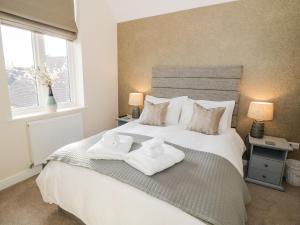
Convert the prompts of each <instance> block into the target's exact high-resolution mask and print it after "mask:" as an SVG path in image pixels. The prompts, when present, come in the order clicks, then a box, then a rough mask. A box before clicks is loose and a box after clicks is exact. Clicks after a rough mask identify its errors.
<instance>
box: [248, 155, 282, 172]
mask: <svg viewBox="0 0 300 225" xmlns="http://www.w3.org/2000/svg"><path fill="white" fill-rule="evenodd" d="M250 167H253V168H257V169H261V170H267V171H270V172H272V173H281V172H282V169H283V162H282V161H276V160H271V159H267V158H263V157H259V156H255V155H253V156H252V160H251V161H250Z"/></svg>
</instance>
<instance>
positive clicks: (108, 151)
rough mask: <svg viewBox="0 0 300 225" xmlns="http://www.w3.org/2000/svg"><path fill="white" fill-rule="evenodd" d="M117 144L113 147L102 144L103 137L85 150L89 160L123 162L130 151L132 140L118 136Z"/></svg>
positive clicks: (129, 137) (128, 137) (124, 136)
mask: <svg viewBox="0 0 300 225" xmlns="http://www.w3.org/2000/svg"><path fill="white" fill-rule="evenodd" d="M118 139H119V143H118V144H117V145H115V146H107V144H104V137H103V138H102V139H101V140H100V141H99V142H97V143H96V144H95V145H93V146H92V147H90V148H89V149H88V150H87V154H88V156H89V158H91V159H108V160H123V159H124V157H125V155H126V154H127V153H128V152H129V151H130V148H131V146H132V143H133V138H132V137H131V136H126V135H118Z"/></svg>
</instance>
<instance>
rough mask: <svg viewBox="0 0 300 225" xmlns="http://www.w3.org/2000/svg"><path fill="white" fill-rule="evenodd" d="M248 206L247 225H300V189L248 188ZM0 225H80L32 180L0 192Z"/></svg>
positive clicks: (80, 224) (255, 186)
mask: <svg viewBox="0 0 300 225" xmlns="http://www.w3.org/2000/svg"><path fill="white" fill-rule="evenodd" d="M248 186H249V189H250V192H251V195H252V198H253V200H252V203H251V204H250V205H249V206H248V207H247V208H248V220H249V221H248V225H300V188H295V187H292V186H289V185H286V192H279V191H275V190H272V189H268V188H264V187H261V186H258V185H254V184H248ZM0 225H82V223H81V222H80V221H79V220H78V219H76V218H75V217H73V216H70V215H68V214H65V213H63V212H62V211H59V210H58V209H57V207H56V206H54V205H49V204H46V203H44V202H43V201H42V198H41V195H40V193H39V190H38V188H37V186H36V184H35V177H34V178H31V179H29V180H26V181H24V182H22V183H20V184H17V185H15V186H13V187H11V188H8V189H6V190H4V191H1V192H0Z"/></svg>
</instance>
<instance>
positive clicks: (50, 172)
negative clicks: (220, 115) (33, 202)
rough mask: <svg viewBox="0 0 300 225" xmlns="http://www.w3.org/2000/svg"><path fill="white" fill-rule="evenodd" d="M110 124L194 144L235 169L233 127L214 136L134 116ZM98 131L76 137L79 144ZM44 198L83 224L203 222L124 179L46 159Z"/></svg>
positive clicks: (41, 181)
mask: <svg viewBox="0 0 300 225" xmlns="http://www.w3.org/2000/svg"><path fill="white" fill-rule="evenodd" d="M115 130H117V131H120V132H128V133H135V134H142V135H147V136H151V137H161V138H163V139H164V140H166V141H169V142H172V143H174V144H178V145H181V146H184V147H188V148H191V149H195V150H201V151H206V152H211V153H214V154H217V155H220V156H222V157H224V158H226V159H228V160H229V161H230V162H231V163H232V164H233V165H234V166H235V167H236V168H237V170H238V171H239V172H240V174H241V175H242V174H243V170H242V158H241V156H242V154H243V152H244V149H245V147H244V144H243V142H242V140H241V138H240V137H239V136H238V134H237V133H236V131H235V130H234V129H228V130H227V131H226V132H225V133H223V134H221V135H217V136H213V135H204V134H200V133H196V132H193V131H187V130H182V128H180V127H178V126H170V127H154V126H147V125H141V124H138V123H136V122H131V123H128V124H126V125H124V126H121V127H118V128H116V129H115ZM97 138H99V135H96V136H93V137H91V138H88V139H85V140H83V141H81V143H80V144H81V145H88V144H89V142H91V141H93V140H95V139H97ZM37 184H38V186H39V188H40V191H41V194H42V197H43V199H44V201H45V202H48V203H55V204H57V205H59V206H60V207H61V208H63V209H65V210H67V211H69V212H71V213H72V214H74V215H75V216H77V217H78V218H80V219H81V220H82V221H83V222H84V223H86V224H87V225H183V224H184V225H204V224H205V223H203V222H201V221H200V220H198V219H196V218H195V217H193V216H191V215H189V214H187V213H185V212H183V211H182V210H180V209H178V208H176V207H174V206H172V205H170V204H168V203H166V202H164V201H161V200H159V199H156V198H154V197H152V196H150V195H148V194H146V193H144V192H142V191H140V190H138V189H136V188H133V187H131V186H130V185H127V184H124V183H122V182H120V181H117V180H115V179H113V178H111V177H108V176H105V175H102V174H100V173H97V172H95V171H93V170H89V169H86V168H82V167H76V166H71V165H68V164H65V163H62V162H50V163H49V164H48V165H47V166H46V168H45V169H44V170H43V171H42V172H41V174H40V175H39V177H38V178H37Z"/></svg>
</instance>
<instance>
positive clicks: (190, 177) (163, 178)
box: [48, 133, 250, 225]
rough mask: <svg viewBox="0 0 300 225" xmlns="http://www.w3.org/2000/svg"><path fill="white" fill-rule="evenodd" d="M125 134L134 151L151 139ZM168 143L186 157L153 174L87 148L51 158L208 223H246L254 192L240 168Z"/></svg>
mask: <svg viewBox="0 0 300 225" xmlns="http://www.w3.org/2000/svg"><path fill="white" fill-rule="evenodd" d="M122 134H124V133H122ZM125 135H130V136H132V137H133V138H134V144H133V146H132V149H131V151H133V150H135V149H137V148H139V146H140V143H141V142H143V141H145V140H148V139H150V137H146V136H142V135H135V134H127V133H126V134H125ZM168 144H170V145H172V146H174V147H176V148H178V149H180V150H182V151H183V152H184V153H185V159H184V160H183V161H182V162H180V163H178V164H176V165H175V166H173V167H171V168H169V169H167V170H164V171H162V172H160V173H157V174H155V175H153V176H151V177H148V176H146V175H144V174H143V173H141V172H140V171H138V170H136V169H134V168H133V167H131V166H129V165H128V164H127V163H125V162H123V161H117V160H90V159H89V158H88V157H87V155H86V150H87V149H86V148H84V147H82V148H80V147H79V148H74V149H72V148H66V150H64V149H61V150H58V151H56V152H55V153H53V154H52V155H51V156H50V157H49V158H48V160H50V161H62V162H64V163H68V164H71V165H76V166H82V167H86V168H89V169H92V170H96V171H97V172H99V173H101V174H104V175H107V176H110V177H113V178H115V179H117V180H119V181H121V182H123V183H126V184H129V185H131V186H133V187H135V188H137V189H139V190H141V191H143V192H146V193H147V194H149V195H151V196H153V197H155V198H158V199H160V200H162V201H165V202H168V203H169V204H171V205H173V206H175V207H177V208H179V209H181V210H183V211H184V212H186V213H188V214H190V215H192V216H194V217H196V218H198V219H199V220H201V221H203V222H205V223H208V224H213V225H243V224H245V223H246V217H247V214H246V209H245V204H247V203H248V202H249V201H250V195H249V192H248V188H247V186H246V184H245V182H244V180H243V178H242V177H241V175H240V174H239V172H238V171H237V169H236V168H235V167H234V166H233V165H232V164H231V163H230V162H229V161H227V160H226V159H224V158H222V157H220V156H217V155H214V154H211V153H207V152H199V151H195V150H191V149H187V148H184V147H181V146H177V145H174V144H172V143H168Z"/></svg>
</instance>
